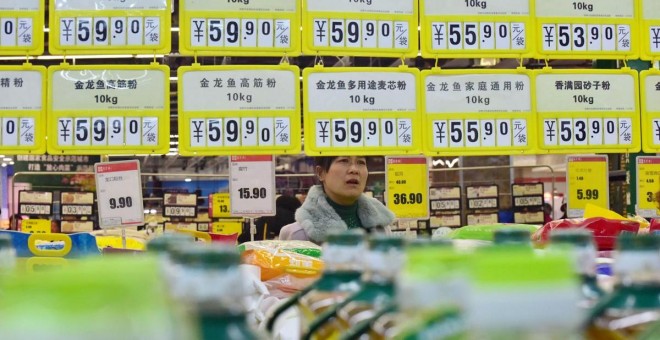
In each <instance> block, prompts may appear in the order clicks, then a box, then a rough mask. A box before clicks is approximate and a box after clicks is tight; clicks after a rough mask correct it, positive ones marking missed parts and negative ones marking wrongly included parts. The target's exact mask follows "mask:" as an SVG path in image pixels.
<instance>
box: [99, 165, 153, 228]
mask: <svg viewBox="0 0 660 340" xmlns="http://www.w3.org/2000/svg"><path fill="white" fill-rule="evenodd" d="M94 172H95V174H96V193H97V201H98V207H99V208H98V212H99V226H100V227H101V228H113V227H129V226H136V225H141V224H144V206H143V204H142V189H141V188H142V181H141V179H140V162H139V161H137V160H133V161H120V162H108V163H96V164H94Z"/></svg>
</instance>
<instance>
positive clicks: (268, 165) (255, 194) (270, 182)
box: [229, 155, 275, 216]
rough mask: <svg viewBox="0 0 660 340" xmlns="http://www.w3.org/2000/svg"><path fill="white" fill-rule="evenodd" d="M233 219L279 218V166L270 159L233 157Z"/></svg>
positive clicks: (255, 156) (230, 174) (270, 156)
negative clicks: (277, 200) (274, 216)
mask: <svg viewBox="0 0 660 340" xmlns="http://www.w3.org/2000/svg"><path fill="white" fill-rule="evenodd" d="M229 197H230V201H231V216H272V215H275V164H274V159H273V156H272V155H269V156H263V155H261V156H257V155H254V156H231V159H230V161H229Z"/></svg>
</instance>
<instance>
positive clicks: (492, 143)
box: [422, 69, 537, 156]
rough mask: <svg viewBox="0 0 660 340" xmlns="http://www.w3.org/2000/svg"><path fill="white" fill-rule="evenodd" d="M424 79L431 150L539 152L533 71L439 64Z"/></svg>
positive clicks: (426, 135) (427, 140) (428, 151)
mask: <svg viewBox="0 0 660 340" xmlns="http://www.w3.org/2000/svg"><path fill="white" fill-rule="evenodd" d="M422 84H424V89H423V92H422V94H423V95H422V112H423V117H424V124H423V126H424V130H423V131H424V142H425V143H424V144H425V147H424V151H425V153H426V154H427V155H433V156H438V155H456V156H462V155H504V154H521V153H533V152H535V150H536V140H537V137H536V134H537V132H536V125H537V124H536V115H535V114H533V111H532V86H531V84H532V73H531V71H529V70H525V69H517V70H467V71H466V70H449V71H445V70H438V69H433V70H426V71H422ZM494 112H497V114H496V115H494V114H493V113H494Z"/></svg>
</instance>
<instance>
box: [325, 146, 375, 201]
mask: <svg viewBox="0 0 660 340" xmlns="http://www.w3.org/2000/svg"><path fill="white" fill-rule="evenodd" d="M316 173H317V174H318V176H319V179H320V180H321V182H323V188H324V189H325V193H326V195H328V197H330V199H331V200H333V201H334V202H336V203H338V204H341V205H351V204H353V203H355V201H357V199H358V197H360V194H362V192H363V191H364V187H365V186H366V185H367V177H368V176H369V170H368V169H367V159H366V158H364V157H355V156H352V157H337V158H335V159H334V160H333V161H332V164H330V168H329V169H328V171H325V169H323V168H322V167H320V166H317V167H316Z"/></svg>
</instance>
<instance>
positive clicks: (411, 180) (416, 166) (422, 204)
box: [385, 156, 429, 219]
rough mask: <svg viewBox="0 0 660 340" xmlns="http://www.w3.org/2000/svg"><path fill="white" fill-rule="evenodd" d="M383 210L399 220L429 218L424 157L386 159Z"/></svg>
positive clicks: (426, 162)
mask: <svg viewBox="0 0 660 340" xmlns="http://www.w3.org/2000/svg"><path fill="white" fill-rule="evenodd" d="M385 163H386V169H385V170H386V172H385V182H386V183H387V207H388V208H390V210H392V212H394V214H395V215H396V217H397V218H400V219H425V218H428V217H429V200H428V190H429V189H428V188H429V185H428V182H429V169H428V161H427V159H426V157H419V156H411V157H386V160H385Z"/></svg>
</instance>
